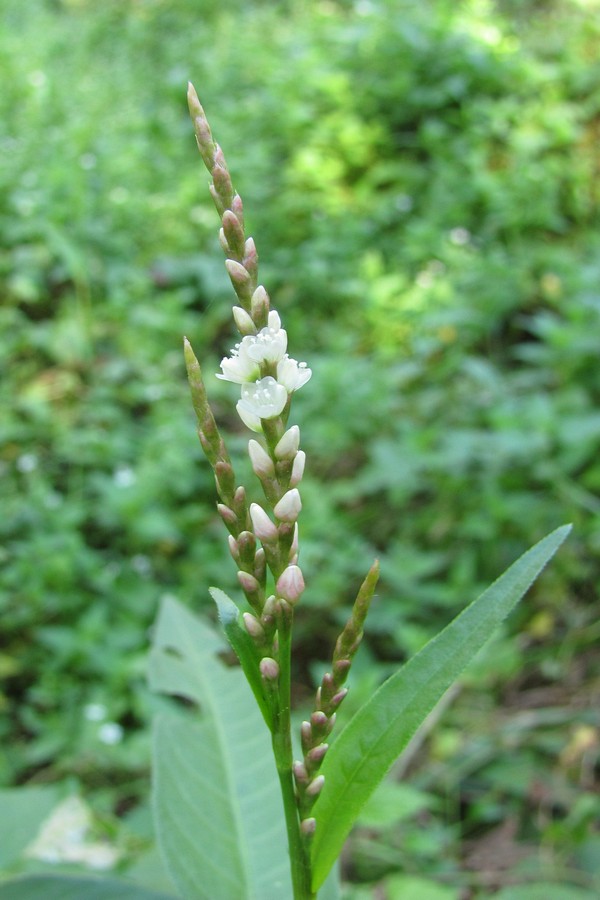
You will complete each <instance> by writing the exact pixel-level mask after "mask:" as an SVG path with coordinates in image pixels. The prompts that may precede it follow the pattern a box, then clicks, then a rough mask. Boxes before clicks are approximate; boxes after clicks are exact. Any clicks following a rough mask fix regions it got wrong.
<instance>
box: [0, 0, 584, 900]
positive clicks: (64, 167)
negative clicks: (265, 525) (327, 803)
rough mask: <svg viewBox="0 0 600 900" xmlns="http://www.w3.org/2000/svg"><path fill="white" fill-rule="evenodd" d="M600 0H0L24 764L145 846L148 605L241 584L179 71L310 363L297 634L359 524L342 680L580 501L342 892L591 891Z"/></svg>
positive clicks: (369, 675) (0, 197) (322, 622)
mask: <svg viewBox="0 0 600 900" xmlns="http://www.w3.org/2000/svg"><path fill="white" fill-rule="evenodd" d="M599 12H600V10H599V8H598V3H597V2H595V0H588V2H587V3H584V2H583V0H581V2H576V0H563V2H540V3H534V2H528V0H523V2H517V0H512V2H508V0H507V2H504V3H492V2H484V0H468V2H465V3H459V4H457V3H450V2H444V0H435V2H432V3H430V4H419V3H411V2H409V0H398V2H392V0H387V2H386V0H371V2H369V0H366V2H357V3H354V4H352V3H349V2H327V3H325V2H323V3H315V4H305V3H294V2H288V3H283V2H282V3H279V4H269V3H260V2H255V3H253V4H251V5H249V4H247V3H244V4H242V3H231V4H228V5H227V6H226V8H225V9H223V8H222V5H221V4H217V3H213V2H210V0H205V2H203V3H202V4H197V3H193V2H192V0H175V2H168V3H167V2H160V0H155V2H151V0H142V2H104V3H102V4H93V3H91V2H86V0H62V2H60V0H56V2H50V0H48V2H42V0H35V2H31V3H27V4H24V3H21V2H17V0H4V3H3V13H4V28H3V29H2V32H1V33H0V58H1V60H2V68H3V71H4V72H5V73H6V75H5V79H4V84H3V90H2V92H1V94H0V110H1V118H2V123H3V124H2V135H1V145H2V155H3V158H4V164H3V166H2V168H1V169H0V182H1V187H2V190H1V193H0V238H1V245H2V249H1V256H0V283H1V286H2V305H1V307H0V328H1V334H2V337H1V340H0V354H1V361H2V371H3V378H2V381H1V385H0V391H1V393H2V418H1V425H0V427H1V447H0V468H1V473H2V481H3V491H2V493H3V513H2V517H1V519H0V532H1V534H2V548H1V549H0V554H1V561H2V571H1V575H0V578H1V591H2V593H1V595H0V611H1V622H2V626H1V635H2V637H1V650H0V674H2V676H3V687H2V692H1V693H0V713H1V719H0V737H1V742H2V751H1V752H0V782H1V783H2V784H3V785H4V786H6V787H9V786H11V785H16V784H25V783H27V784H46V783H54V782H57V781H58V782H60V781H62V780H63V779H65V778H71V779H75V780H76V783H77V784H79V785H80V786H81V790H82V791H83V792H84V794H85V795H86V797H88V798H89V801H90V802H91V804H92V806H93V808H94V810H95V812H96V815H97V817H98V821H97V825H96V827H97V828H99V829H100V830H101V831H102V833H104V834H108V835H110V836H111V837H113V838H115V836H116V838H115V839H116V840H117V842H118V843H119V846H120V847H121V848H122V849H123V853H124V859H125V860H130V859H135V858H137V850H139V849H140V848H143V847H145V840H146V832H145V830H144V825H143V809H144V803H145V797H146V793H147V775H148V741H149V738H148V723H149V718H150V716H151V713H152V709H153V704H155V703H156V702H157V701H156V700H154V699H152V698H151V697H150V695H149V694H148V692H147V690H146V688H145V680H144V679H145V653H146V647H147V639H148V628H149V626H150V624H151V622H152V621H153V619H154V616H155V613H156V609H157V603H158V601H159V598H160V597H161V596H162V595H164V594H165V593H172V594H175V595H176V596H177V597H179V598H181V599H183V600H184V601H185V602H188V603H189V604H190V605H192V606H193V607H195V608H196V609H204V608H205V609H206V610H207V611H210V609H209V601H208V597H207V587H208V585H209V584H213V583H219V584H220V585H221V586H223V587H227V579H228V578H229V580H230V586H231V589H232V590H234V572H233V570H232V569H231V567H230V565H229V560H228V558H227V557H226V554H225V553H224V550H223V544H222V540H221V535H220V523H219V522H218V521H216V517H215V512H214V507H213V502H212V497H213V485H212V480H211V476H210V475H209V472H208V470H207V466H206V465H205V464H204V463H203V461H202V460H201V458H200V451H199V448H197V447H196V444H195V438H194V425H193V416H192V415H191V412H190V404H189V400H188V396H187V392H186V391H187V389H186V386H185V381H184V376H183V369H182V358H181V336H182V334H183V333H187V334H189V335H190V337H192V338H193V340H194V345H195V347H196V350H197V352H198V355H199V356H201V357H202V358H203V359H204V360H207V359H208V360H210V359H211V356H212V359H213V360H214V367H213V368H214V369H215V370H216V368H217V364H218V360H219V359H220V358H221V356H222V355H223V354H224V353H226V352H227V351H228V349H229V346H230V343H231V334H230V329H229V325H228V319H229V311H230V299H231V298H230V290H229V287H228V284H227V280H226V275H225V273H224V270H223V269H222V265H221V256H220V251H219V248H218V246H217V243H216V241H215V239H214V232H213V211H212V210H211V209H210V208H209V206H208V204H207V203H206V201H205V197H206V191H205V189H204V184H203V175H202V171H201V167H200V165H199V163H198V160H197V158H196V155H195V148H194V145H193V137H191V133H190V127H189V123H188V118H187V111H186V108H185V83H186V80H187V79H188V78H189V77H193V79H194V82H195V84H196V86H197V87H198V89H199V92H200V94H201V97H202V102H203V103H204V105H205V107H206V109H207V111H208V113H209V115H210V118H211V121H212V123H213V127H214V130H215V132H216V134H217V137H218V139H219V140H220V141H221V143H222V144H223V145H224V147H225V148H226V149H227V151H228V154H227V155H228V160H229V164H230V167H231V169H232V171H233V173H234V175H236V176H237V184H238V186H239V189H240V192H241V193H242V195H243V196H244V200H245V204H246V209H247V211H248V216H249V218H250V233H252V234H253V235H254V237H255V239H256V242H257V246H258V250H259V253H261V254H262V256H261V267H262V268H261V271H262V273H263V277H264V279H265V283H266V284H267V285H268V288H269V291H270V293H271V295H272V296H273V297H274V298H276V303H277V308H278V309H281V311H282V313H284V314H285V320H286V323H287V326H288V331H289V332H290V333H293V334H294V345H295V346H296V347H299V348H302V353H303V354H304V355H305V356H306V357H307V358H310V361H311V366H312V368H313V371H314V379H313V382H312V383H311V385H310V389H307V390H306V391H305V392H304V393H303V395H302V396H299V398H298V402H297V405H296V411H297V412H296V414H297V417H298V421H301V423H302V437H303V446H304V447H305V449H306V451H307V454H308V456H309V459H310V460H311V468H310V471H309V472H308V474H307V476H306V481H305V487H304V491H303V498H304V502H305V512H304V513H303V543H304V556H303V569H304V571H305V573H306V575H307V577H308V584H309V589H308V590H307V594H306V595H305V596H306V600H303V612H302V613H301V614H300V616H299V621H298V635H299V637H298V659H299V665H300V666H302V667H303V668H304V670H305V672H309V673H313V674H316V673H318V672H319V671H320V663H321V660H324V659H325V658H326V657H327V655H328V653H329V649H330V642H331V640H332V639H333V637H334V636H335V633H336V631H337V630H338V626H339V623H340V621H341V620H342V619H343V617H344V615H345V613H346V611H347V604H348V602H349V601H350V599H351V597H352V590H353V589H355V588H356V585H357V583H358V581H359V579H360V578H361V576H362V573H363V569H364V564H365V563H364V561H365V560H369V559H371V558H372V557H373V556H374V555H378V556H379V557H380V559H381V564H382V583H381V587H380V590H379V592H378V600H377V603H376V605H375V607H374V608H373V610H372V619H371V624H370V631H369V635H368V641H367V647H366V648H365V650H364V651H363V652H362V656H361V659H360V660H359V661H358V663H357V672H360V675H359V676H358V677H356V678H355V681H354V683H353V691H352V693H353V694H354V697H355V698H356V700H357V701H358V699H359V698H360V697H361V696H362V695H363V694H364V693H365V692H367V691H368V690H369V689H370V687H371V686H372V684H373V683H375V682H377V681H378V680H379V679H380V678H381V677H382V675H383V674H384V673H385V672H386V671H387V670H388V667H389V665H390V664H391V663H392V662H394V663H395V662H397V661H398V660H402V659H404V658H405V657H406V656H407V655H409V654H410V653H412V652H414V651H415V650H416V649H418V648H419V647H420V646H422V644H423V643H424V641H425V640H426V639H427V638H428V637H429V636H430V635H431V634H432V632H434V631H435V630H437V629H438V628H439V627H440V625H441V624H443V623H444V622H445V621H447V620H449V619H450V617H451V615H452V614H453V613H455V612H456V611H457V610H458V609H460V608H461V607H462V606H463V605H464V604H465V603H466V602H467V601H469V600H470V599H472V598H473V597H474V596H475V595H476V594H477V593H478V591H479V589H480V588H481V587H483V586H485V584H487V583H488V582H489V581H490V580H491V579H493V578H494V577H495V576H496V575H497V574H498V573H499V572H500V571H502V570H503V568H505V567H506V566H507V565H508V563H509V562H510V561H511V560H512V559H514V558H515V557H516V556H517V555H518V554H519V553H520V552H522V551H523V550H524V549H525V547H526V546H528V545H530V544H532V543H533V542H534V541H535V540H537V539H538V538H539V537H541V535H542V534H544V533H546V532H547V531H550V530H551V529H552V528H554V527H555V526H556V525H557V524H560V523H561V522H565V521H572V522H574V525H575V528H574V533H573V536H572V537H571V539H570V541H569V542H568V545H567V546H566V547H565V548H564V549H563V551H562V552H561V554H560V556H559V558H557V560H555V561H554V562H553V564H552V566H551V568H550V569H549V570H548V572H547V573H546V574H545V575H544V577H543V579H541V580H540V582H539V585H537V586H536V588H535V589H534V590H533V591H532V592H531V594H530V595H529V597H528V600H527V602H526V603H525V604H523V606H522V608H521V610H520V612H519V613H518V614H517V615H516V616H515V617H514V618H513V619H512V620H511V622H510V624H509V626H508V627H507V629H506V631H505V633H504V635H503V636H502V637H501V638H500V639H498V640H496V641H495V642H494V644H493V645H492V646H491V647H490V648H489V649H488V651H487V653H486V655H485V657H483V658H482V660H481V662H480V663H479V664H478V666H477V668H476V669H473V670H472V671H471V674H470V675H469V676H468V677H467V679H465V682H464V685H463V689H462V690H461V692H460V694H459V696H458V697H455V698H453V702H452V705H451V706H449V707H448V708H447V709H446V711H445V712H444V716H443V718H442V719H441V721H440V722H439V724H438V726H437V728H436V731H435V732H434V733H433V734H432V735H429V736H425V737H424V743H423V745H422V746H421V747H420V749H419V750H418V752H415V754H414V755H413V756H412V757H411V758H410V759H409V760H406V761H405V763H404V764H403V773H404V774H407V773H408V774H409V775H410V778H409V779H408V781H407V782H405V783H404V784H388V785H387V786H386V792H385V794H383V795H380V796H379V800H378V802H377V803H375V804H373V805H372V806H371V807H369V810H368V811H367V813H366V814H365V817H364V822H363V826H362V828H361V829H359V830H358V832H357V833H356V835H355V837H354V838H353V839H352V841H351V843H350V847H349V853H348V859H347V864H346V876H347V878H348V880H349V881H351V882H352V883H353V884H354V886H353V887H350V886H349V887H348V891H349V893H348V896H349V897H352V898H354V900H358V898H363V897H370V896H372V885H373V884H374V883H380V884H381V885H382V890H384V891H385V892H386V893H385V894H382V895H381V896H386V897H388V898H389V900H394V898H396V897H400V896H402V898H406V897H409V898H410V896H412V894H410V891H411V890H412V891H413V892H414V896H415V897H417V896H418V897H419V898H422V900H428V898H431V900H436V898H438V897H439V898H440V900H446V898H447V900H450V898H458V897H479V896H487V895H488V894H489V893H492V892H494V891H496V890H499V889H501V888H502V890H503V891H504V893H502V894H501V895H500V896H502V897H504V898H507V900H508V898H513V900H517V898H518V897H521V896H525V894H519V893H518V889H517V888H514V889H513V888H510V885H511V884H512V883H513V882H517V883H519V884H522V883H527V884H528V887H527V888H526V890H528V891H529V893H527V895H526V896H527V897H528V898H531V897H534V896H537V895H535V894H534V893H532V891H533V890H534V888H533V887H532V885H533V884H534V883H538V882H540V883H541V882H547V883H550V884H552V885H554V886H555V888H554V889H555V891H558V890H559V888H558V885H561V884H562V885H565V887H564V890H565V891H567V892H568V893H566V894H565V895H564V896H565V897H566V896H568V897H569V898H573V897H576V896H578V894H577V893H576V892H577V891H578V890H580V891H582V894H581V896H582V897H583V896H594V891H595V890H597V889H598V878H599V877H600V876H599V871H598V858H599V857H600V837H599V835H598V832H597V831H595V830H594V828H593V822H594V820H595V819H596V820H597V818H598V813H599V811H600V801H599V799H598V787H597V780H596V778H595V775H596V774H597V761H598V748H599V746H600V718H599V716H598V712H597V697H598V667H597V658H596V660H595V658H594V647H595V645H596V644H597V639H598V633H599V629H598V602H597V582H598V571H599V566H598V555H599V552H600V515H599V513H600V499H599V492H600V456H599V454H598V447H599V446H600V412H598V401H599V399H600V377H599V375H598V362H597V360H598V335H599V334H600V292H599V288H598V285H599V283H600V238H599V236H598V226H599V225H600V214H599V213H600V202H599V201H600V196H599V192H600V188H599V187H598V185H599V184H600V182H599V180H598V176H599V175H600V156H599V151H598V138H599V137H600V87H599V85H600V63H599V62H598V53H597V50H598V46H599V43H600V16H599V15H598V13H599ZM205 369H206V371H207V372H209V371H210V364H208V365H205ZM211 388H212V397H213V398H214V399H215V403H216V405H217V407H218V409H219V411H220V413H221V415H222V416H223V417H224V418H227V417H230V416H231V415H232V413H231V409H230V408H229V405H228V400H227V396H226V390H225V389H224V388H223V387H222V385H220V383H217V382H216V381H215V382H214V384H213V385H211ZM333 399H335V403H334V404H333V403H332V400H333ZM332 408H335V409H336V410H337V415H336V417H335V418H332V415H331V409H332ZM230 425H231V427H233V426H234V425H235V419H234V418H233V417H232V418H231V422H230ZM239 440H240V446H241V441H242V440H243V437H242V435H241V432H240V438H239ZM340 459H342V460H343V463H342V464H340ZM332 551H334V552H332ZM331 558H333V559H334V563H333V564H331V562H330V560H331ZM302 700H303V698H302V697H301V696H299V697H298V704H299V706H301V704H302ZM594 701H596V704H595V702H594ZM348 702H349V705H351V698H349V701H348ZM71 783H73V782H71ZM136 817H137V818H136ZM140 823H142V824H140ZM486 854H487V855H486ZM5 862H8V863H10V862H11V861H10V860H8V861H5ZM143 871H144V872H146V873H147V872H149V871H150V868H149V864H148V867H147V868H146V869H143ZM140 872H142V868H141V867H140ZM424 872H426V873H427V884H426V885H424V884H423V882H420V881H419V880H418V879H419V878H423V877H424V875H423V873H424ZM145 877H148V878H154V877H155V876H154V875H151V876H150V875H147V874H146V876H145ZM411 879H412V881H411ZM415 879H416V880H415ZM360 884H362V885H363V887H360V886H359V885H360ZM511 890H512V891H513V892H512V893H511V892H510V891H511ZM544 890H545V893H544V897H545V898H550V897H556V898H557V900H558V898H560V897H562V896H563V895H562V894H560V893H554V894H550V893H548V888H546V889H544ZM423 891H427V892H428V893H423ZM585 891H589V892H591V893H589V894H588V893H585ZM461 892H462V893H461Z"/></svg>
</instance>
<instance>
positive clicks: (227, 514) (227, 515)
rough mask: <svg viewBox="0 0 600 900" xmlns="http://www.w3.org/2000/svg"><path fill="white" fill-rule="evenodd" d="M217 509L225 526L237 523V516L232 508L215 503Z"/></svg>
mask: <svg viewBox="0 0 600 900" xmlns="http://www.w3.org/2000/svg"><path fill="white" fill-rule="evenodd" d="M217 509H218V511H219V515H220V516H221V518H222V519H223V521H224V522H225V524H226V525H227V526H229V525H236V524H237V516H236V514H235V513H234V511H233V510H232V509H229V507H228V506H225V504H224V503H217Z"/></svg>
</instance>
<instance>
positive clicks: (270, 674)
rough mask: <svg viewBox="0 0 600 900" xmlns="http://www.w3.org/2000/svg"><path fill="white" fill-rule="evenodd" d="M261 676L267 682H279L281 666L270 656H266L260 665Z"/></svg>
mask: <svg viewBox="0 0 600 900" xmlns="http://www.w3.org/2000/svg"><path fill="white" fill-rule="evenodd" d="M259 668H260V674H261V675H262V677H263V678H264V679H265V681H277V679H278V678H279V666H278V665H277V662H276V661H275V660H274V659H271V657H270V656H265V658H264V659H261V661H260V663H259Z"/></svg>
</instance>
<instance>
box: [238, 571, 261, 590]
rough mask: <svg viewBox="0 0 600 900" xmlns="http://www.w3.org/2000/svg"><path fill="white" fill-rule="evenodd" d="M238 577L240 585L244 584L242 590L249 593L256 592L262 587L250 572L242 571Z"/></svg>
mask: <svg viewBox="0 0 600 900" xmlns="http://www.w3.org/2000/svg"><path fill="white" fill-rule="evenodd" d="M237 578H238V581H239V583H240V585H241V586H242V590H243V591H245V592H246V593H247V594H255V593H256V592H257V591H258V590H259V588H260V585H259V583H258V581H257V580H256V578H255V577H254V575H250V573H249V572H241V571H240V572H238V573H237Z"/></svg>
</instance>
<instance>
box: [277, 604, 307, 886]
mask: <svg viewBox="0 0 600 900" xmlns="http://www.w3.org/2000/svg"><path fill="white" fill-rule="evenodd" d="M283 620H284V616H281V618H280V628H279V631H278V634H279V709H278V711H277V714H276V716H275V723H274V730H273V754H274V756H275V763H276V765H277V774H278V775H279V783H280V785H281V796H282V799H283V809H284V813H285V823H286V827H287V836H288V846H289V851H290V866H291V871H292V885H293V889H294V900H315V898H316V896H317V895H316V894H314V893H313V892H312V890H311V871H310V858H309V855H308V852H307V847H306V844H305V842H304V840H303V839H302V834H301V832H300V819H299V817H298V806H297V804H296V794H295V790H294V776H293V772H292V736H291V722H290V687H291V643H292V641H291V621H283Z"/></svg>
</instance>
